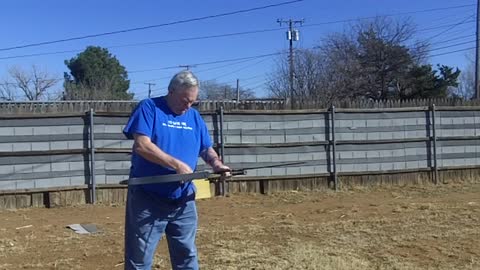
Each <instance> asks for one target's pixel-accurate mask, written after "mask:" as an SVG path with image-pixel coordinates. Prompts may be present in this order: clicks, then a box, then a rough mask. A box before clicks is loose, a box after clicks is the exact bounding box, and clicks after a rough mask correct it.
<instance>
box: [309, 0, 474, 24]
mask: <svg viewBox="0 0 480 270" xmlns="http://www.w3.org/2000/svg"><path fill="white" fill-rule="evenodd" d="M471 6H475V4H470V5H460V6H450V7H441V8H432V9H424V10H416V11H407V12H399V13H391V14H385V15H381V16H384V17H393V16H400V15H409V14H417V13H427V12H433V11H441V10H450V9H458V8H465V7H471ZM379 16H380V15H377V16H368V17H359V18H354V19H345V20H337V21H330V22H323V23H314V24H305V25H303V27H309V26H318V25H327V24H336V23H346V22H354V21H358V20H368V19H375V18H378V17H379Z"/></svg>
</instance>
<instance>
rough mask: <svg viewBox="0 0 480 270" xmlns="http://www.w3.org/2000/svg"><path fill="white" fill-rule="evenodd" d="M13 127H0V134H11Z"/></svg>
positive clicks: (12, 133)
mask: <svg viewBox="0 0 480 270" xmlns="http://www.w3.org/2000/svg"><path fill="white" fill-rule="evenodd" d="M13 135H14V132H13V128H12V127H0V136H13Z"/></svg>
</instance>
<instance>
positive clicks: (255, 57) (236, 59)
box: [129, 52, 284, 73]
mask: <svg viewBox="0 0 480 270" xmlns="http://www.w3.org/2000/svg"><path fill="white" fill-rule="evenodd" d="M280 54H284V52H279V53H269V54H262V55H256V56H248V57H240V58H233V59H223V60H217V61H211V62H203V63H196V64H191V66H203V65H211V64H218V63H226V62H234V61H239V60H246V59H258V58H262V57H268V56H273V55H280ZM174 68H178V66H170V67H162V68H152V69H144V70H134V71H130V72H129V73H140V72H149V71H157V70H165V69H174Z"/></svg>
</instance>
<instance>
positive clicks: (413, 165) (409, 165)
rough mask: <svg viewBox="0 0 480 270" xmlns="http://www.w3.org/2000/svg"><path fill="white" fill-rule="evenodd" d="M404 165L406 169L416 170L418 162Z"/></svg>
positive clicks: (409, 162) (408, 162)
mask: <svg viewBox="0 0 480 270" xmlns="http://www.w3.org/2000/svg"><path fill="white" fill-rule="evenodd" d="M405 165H406V169H418V161H407V162H405Z"/></svg>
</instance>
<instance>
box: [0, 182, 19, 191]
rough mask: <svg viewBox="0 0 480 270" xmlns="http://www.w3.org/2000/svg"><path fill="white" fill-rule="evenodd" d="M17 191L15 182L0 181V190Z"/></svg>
mask: <svg viewBox="0 0 480 270" xmlns="http://www.w3.org/2000/svg"><path fill="white" fill-rule="evenodd" d="M15 189H17V181H10V180H8V181H0V190H15Z"/></svg>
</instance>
